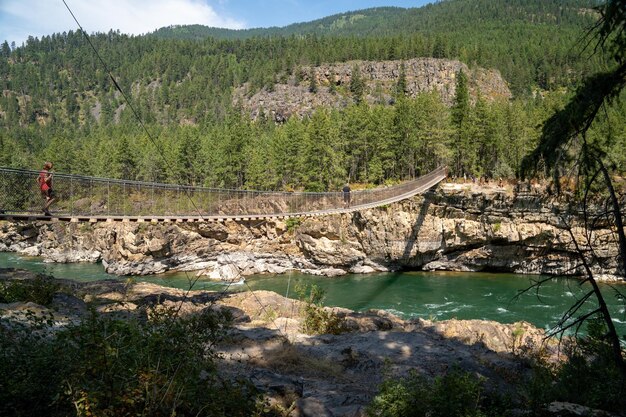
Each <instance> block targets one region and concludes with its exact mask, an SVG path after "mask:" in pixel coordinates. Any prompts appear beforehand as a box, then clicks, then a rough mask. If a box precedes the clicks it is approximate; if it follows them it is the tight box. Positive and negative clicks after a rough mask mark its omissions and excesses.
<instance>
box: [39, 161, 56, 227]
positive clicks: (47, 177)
mask: <svg viewBox="0 0 626 417" xmlns="http://www.w3.org/2000/svg"><path fill="white" fill-rule="evenodd" d="M37 181H38V182H39V189H40V190H41V195H42V196H43V197H45V199H46V204H45V205H44V207H43V214H44V215H46V216H50V215H51V214H50V211H48V209H49V208H50V205H51V204H52V203H54V202H55V201H56V198H54V191H52V162H46V163H45V164H44V166H43V169H42V170H41V172H39V178H38V179H37Z"/></svg>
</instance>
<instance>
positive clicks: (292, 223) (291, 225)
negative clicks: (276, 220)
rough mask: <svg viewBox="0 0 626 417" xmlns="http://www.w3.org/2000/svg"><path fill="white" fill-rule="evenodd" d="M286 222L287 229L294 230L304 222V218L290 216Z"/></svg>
mask: <svg viewBox="0 0 626 417" xmlns="http://www.w3.org/2000/svg"><path fill="white" fill-rule="evenodd" d="M285 224H286V225H287V231H288V232H293V231H295V230H296V229H297V228H298V227H299V226H300V225H301V224H302V219H301V218H299V217H289V218H288V219H287V220H285Z"/></svg>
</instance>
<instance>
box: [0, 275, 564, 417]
mask: <svg viewBox="0 0 626 417" xmlns="http://www.w3.org/2000/svg"><path fill="white" fill-rule="evenodd" d="M32 276H33V274H32V273H30V272H26V271H19V270H11V269H0V283H2V282H3V281H4V280H26V279H31V278H32ZM61 282H63V285H64V288H63V293H61V292H59V293H58V294H56V295H55V296H54V299H53V303H52V305H51V306H50V308H46V307H43V306H39V305H36V304H33V303H12V304H0V317H4V318H11V319H13V320H20V319H21V318H22V317H23V316H22V314H23V313H24V312H25V311H26V310H30V311H31V312H35V313H52V314H53V315H54V319H55V322H56V323H57V325H58V326H63V325H64V324H66V323H69V322H77V321H79V320H80V319H81V318H82V317H83V315H86V314H88V303H89V304H90V305H92V306H95V308H96V311H98V312H99V313H101V314H108V315H114V316H115V317H120V318H124V317H129V316H140V317H141V316H142V315H144V314H146V309H147V308H151V307H155V306H157V307H158V306H165V307H168V306H175V307H177V310H178V311H180V314H192V313H194V312H200V311H202V310H204V309H206V308H211V309H227V310H229V311H230V312H231V313H232V315H233V317H234V327H233V329H232V331H231V332H230V335H229V337H228V338H227V339H226V340H224V341H223V342H222V343H221V344H220V345H219V346H217V350H218V352H220V353H221V354H222V358H223V360H222V362H221V364H220V367H221V368H220V369H221V372H223V374H225V375H231V374H232V375H240V376H241V375H243V376H244V377H246V378H249V379H250V380H251V381H252V382H253V383H254V384H255V385H256V386H257V387H258V388H259V389H261V390H262V391H263V392H265V393H266V394H267V395H268V396H270V397H272V398H273V401H276V402H282V403H283V404H285V406H286V407H289V405H291V403H292V402H295V404H296V410H297V412H294V414H290V415H293V416H300V417H305V416H316V417H320V416H350V417H352V416H364V415H365V413H364V409H365V406H366V405H367V404H368V403H369V402H370V401H371V398H372V396H373V395H375V394H376V390H377V387H378V385H379V383H380V382H381V379H382V377H383V370H384V371H385V372H386V373H387V374H388V375H390V376H401V375H406V374H407V372H408V371H409V370H416V371H417V372H420V373H421V374H423V375H425V376H427V377H433V376H437V375H441V374H444V373H445V372H446V371H447V370H448V369H450V368H451V367H454V366H459V367H460V368H461V369H464V370H465V371H469V372H472V373H474V374H475V375H480V376H483V377H485V378H486V379H487V388H488V389H494V390H498V391H500V392H506V393H510V394H511V395H515V396H517V395H518V394H517V391H516V385H517V384H519V383H520V381H521V380H522V379H523V377H524V375H526V374H527V373H528V372H529V371H530V367H529V366H528V363H527V362H526V361H525V360H523V359H522V358H521V357H520V356H519V354H521V353H522V352H526V353H530V352H531V351H534V349H537V348H542V349H543V350H542V352H543V353H544V354H555V352H556V351H555V350H554V345H552V344H550V345H546V344H544V343H543V342H544V339H543V337H544V333H543V331H542V330H539V329H536V328H534V327H532V326H531V325H529V324H527V323H524V322H520V323H516V324H499V323H496V322H488V321H479V320H471V321H459V320H448V321H441V322H430V321H426V320H416V321H402V320H400V319H398V318H397V317H395V316H393V315H390V314H388V313H384V312H381V311H371V312H368V313H354V312H351V311H349V310H345V309H334V311H335V312H336V313H337V314H338V315H340V316H341V317H343V318H344V319H345V321H346V323H347V326H348V328H349V331H348V333H344V334H341V335H337V336H332V335H319V336H309V335H305V334H302V333H300V332H299V328H300V322H301V317H300V316H299V314H298V311H299V308H298V306H299V302H298V301H294V300H290V299H286V298H283V297H281V296H279V295H277V294H275V293H272V292H268V291H257V292H255V293H250V292H248V293H239V294H220V293H215V292H205V291H192V292H190V293H189V294H186V293H185V291H182V290H177V289H172V288H165V287H159V286H158V285H154V284H147V283H136V284H131V285H128V284H127V283H123V282H120V281H114V280H109V281H100V282H95V283H76V282H72V281H63V280H61ZM268 309H271V314H268ZM46 315H47V314H46Z"/></svg>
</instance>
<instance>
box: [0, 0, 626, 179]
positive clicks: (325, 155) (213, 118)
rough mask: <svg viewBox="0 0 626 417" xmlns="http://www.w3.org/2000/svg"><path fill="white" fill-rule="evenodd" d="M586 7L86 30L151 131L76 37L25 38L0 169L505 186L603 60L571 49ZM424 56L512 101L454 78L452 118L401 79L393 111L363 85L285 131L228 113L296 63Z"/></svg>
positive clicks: (507, 1) (450, 9)
mask: <svg viewBox="0 0 626 417" xmlns="http://www.w3.org/2000/svg"><path fill="white" fill-rule="evenodd" d="M594 3H595V1H590V0H567V1H556V0H555V1H545V0H448V1H444V2H439V3H436V4H433V5H429V6H426V7H423V8H420V9H400V8H382V9H370V10H365V11H356V12H353V13H349V14H344V15H339V16H331V17H329V18H326V19H321V20H319V21H315V22H311V23H303V24H297V25H291V26H288V27H285V28H271V29H258V30H251V31H240V32H232V31H225V30H213V29H207V28H201V27H176V28H167V29H163V30H160V31H157V32H156V33H155V34H153V35H151V36H142V37H132V36H127V35H124V34H120V33H116V32H110V33H107V34H94V35H91V36H90V39H91V42H92V43H93V45H94V46H95V48H96V49H97V50H98V53H99V54H100V55H101V56H102V58H103V59H104V61H105V62H106V64H107V66H108V67H109V68H110V69H111V71H112V73H113V75H114V76H115V78H116V80H117V82H118V83H119V86H120V87H121V89H122V91H124V92H125V93H126V94H127V95H128V96H129V97H131V100H132V102H131V103H132V106H133V107H134V108H135V109H137V111H138V114H139V115H140V118H141V120H142V121H143V123H144V126H145V127H146V129H147V131H146V130H144V129H143V128H142V126H141V124H140V123H139V121H138V120H137V118H136V117H135V116H134V114H133V113H132V111H131V107H130V106H129V105H128V103H126V102H125V100H124V98H123V97H122V96H121V94H120V93H119V92H118V91H117V90H116V88H115V85H114V84H113V82H112V81H111V79H110V77H109V75H108V74H107V73H106V70H105V68H104V67H103V65H102V64H101V63H100V62H99V60H98V57H97V56H96V54H95V53H94V51H93V50H92V49H91V47H90V46H89V44H88V43H87V41H86V39H85V38H84V37H83V34H82V33H78V32H69V33H62V34H52V35H50V36H45V37H43V38H41V39H37V38H30V39H29V40H28V41H27V42H26V44H25V45H24V46H21V47H16V48H11V47H10V46H9V45H8V44H7V43H6V42H5V43H4V44H3V45H2V47H1V48H0V55H1V56H0V85H1V86H2V87H1V88H2V91H3V92H2V95H1V97H0V165H10V166H18V167H30V168H37V167H38V166H39V165H41V164H42V161H44V160H52V161H54V162H55V163H56V169H57V170H59V171H64V172H76V173H82V174H94V175H101V176H113V177H120V178H132V179H143V180H149V181H168V182H177V183H185V184H196V185H206V186H218V187H236V188H240V187H245V188H262V189H307V190H326V189H336V188H337V187H338V186H339V184H341V183H343V182H345V181H346V180H350V181H353V182H362V183H367V184H381V183H384V182H389V181H398V180H401V179H404V178H407V177H410V176H413V175H417V174H419V173H420V172H424V171H427V170H429V169H430V168H432V167H433V166H435V165H437V164H443V163H445V164H448V165H450V166H451V167H452V172H453V174H455V175H464V174H465V175H474V176H489V177H513V176H514V175H515V172H516V171H517V169H518V166H519V163H520V161H521V158H522V157H523V155H524V154H525V153H526V152H527V151H528V150H529V149H530V148H531V147H532V146H533V145H534V144H535V143H536V140H537V137H538V133H539V129H540V125H541V122H542V121H543V120H544V119H545V118H546V117H547V116H548V115H549V114H550V113H551V112H552V111H553V109H554V108H558V107H559V106H560V105H561V103H562V102H563V101H564V100H565V99H566V98H567V95H568V94H569V92H570V91H571V88H572V87H573V86H575V84H576V82H577V80H578V78H579V77H580V76H581V75H583V74H587V73H589V72H590V71H594V70H597V69H598V68H601V67H602V66H603V65H604V63H603V62H602V61H601V60H600V58H598V57H593V58H591V59H588V57H587V56H585V55H581V54H580V52H579V51H580V42H579V41H580V39H582V36H583V35H584V33H585V28H586V27H588V26H590V25H592V24H593V22H594V19H595V18H596V17H597V16H596V14H595V12H594V11H593V10H592V9H591V7H592V6H593V5H594ZM86 29H88V28H86ZM418 57H435V58H450V59H458V60H460V61H461V62H463V63H465V64H467V65H468V66H469V67H470V68H475V67H477V66H481V67H485V68H495V69H498V70H500V72H501V73H502V75H503V77H504V79H505V80H506V81H507V82H508V84H509V86H510V88H511V90H512V92H513V93H514V98H513V99H512V100H496V101H488V100H485V99H484V98H483V97H480V95H479V97H478V99H477V100H470V98H469V94H468V86H467V74H463V73H462V72H460V73H459V74H456V79H457V84H456V88H455V91H456V93H455V97H454V100H453V105H452V106H451V107H448V106H445V105H443V104H442V101H441V97H439V96H438V94H437V93H436V92H435V93H423V94H419V95H417V96H414V97H408V96H407V94H406V89H405V88H404V86H403V74H402V72H401V71H400V72H399V73H398V75H397V76H398V79H397V82H396V88H395V91H394V93H393V95H394V99H393V100H391V101H389V102H388V103H380V104H372V103H366V102H364V101H363V100H361V99H360V97H362V94H363V91H362V90H363V85H362V84H361V85H359V83H357V82H355V83H352V82H351V83H350V85H348V86H342V87H341V88H339V89H337V90H336V91H332V93H333V94H338V95H342V96H343V97H344V98H345V106H344V107H343V108H340V109H336V108H335V109H330V108H318V109H317V110H316V111H315V112H314V113H312V114H311V115H310V116H309V117H305V118H297V117H292V118H290V119H288V120H286V121H284V122H283V123H280V124H277V123H275V121H274V120H267V119H263V118H260V119H258V120H255V121H252V120H250V118H249V116H248V114H247V113H245V112H244V111H242V109H241V108H239V107H238V106H237V105H236V104H233V103H236V102H234V101H233V92H234V91H235V90H236V89H238V88H240V87H242V86H245V87H246V88H245V90H246V91H248V92H249V94H251V95H252V94H254V93H256V92H258V91H261V90H263V89H264V90H266V91H272V90H273V89H274V88H275V86H276V85H277V83H278V82H281V81H282V80H287V79H292V78H294V77H295V78H298V77H299V74H300V73H301V72H302V69H303V68H314V67H318V66H320V65H322V64H332V63H342V62H348V61H353V60H357V61H358V60H368V61H384V60H410V59H413V58H418ZM353 78H357V79H358V78H359V77H353ZM318 87H319V86H317V85H315V83H311V85H309V90H310V91H311V92H313V93H315V91H316V89H317V88H318ZM328 88H334V87H331V86H328ZM389 103H392V104H391V105H390V104H389ZM624 116H625V110H624V106H621V107H616V108H612V109H608V111H607V120H610V121H612V125H611V129H612V132H613V134H616V135H618V138H621V142H620V141H618V142H619V146H616V148H615V149H614V150H612V151H611V152H612V154H613V156H614V159H615V161H616V163H617V164H618V165H620V166H623V165H622V163H623V159H624V155H623V154H624V152H623V150H622V149H623V148H624V147H623V143H624V141H626V138H625V136H626V134H625V133H624V120H626V117H624ZM601 124H602V123H601ZM606 126H608V125H607V124H606V123H604V124H603V125H602V126H598V127H597V128H596V131H601V129H605V128H606Z"/></svg>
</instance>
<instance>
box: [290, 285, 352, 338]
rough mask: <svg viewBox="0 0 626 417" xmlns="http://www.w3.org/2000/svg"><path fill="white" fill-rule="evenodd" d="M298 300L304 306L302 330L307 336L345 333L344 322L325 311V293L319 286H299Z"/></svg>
mask: <svg viewBox="0 0 626 417" xmlns="http://www.w3.org/2000/svg"><path fill="white" fill-rule="evenodd" d="M296 293H297V294H298V299H299V300H300V301H302V302H304V304H303V306H302V311H301V314H302V318H303V321H302V325H301V330H302V331H303V332H304V333H306V334H340V333H343V332H344V331H345V326H344V322H343V320H342V319H341V318H340V317H338V316H337V314H335V313H334V312H332V311H328V310H325V309H324V304H323V302H324V296H325V294H324V291H323V290H322V289H321V288H320V287H319V286H317V285H304V284H298V285H297V286H296Z"/></svg>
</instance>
